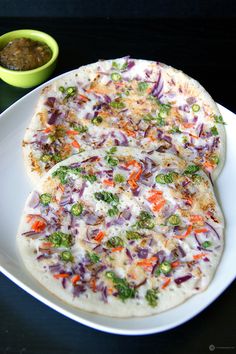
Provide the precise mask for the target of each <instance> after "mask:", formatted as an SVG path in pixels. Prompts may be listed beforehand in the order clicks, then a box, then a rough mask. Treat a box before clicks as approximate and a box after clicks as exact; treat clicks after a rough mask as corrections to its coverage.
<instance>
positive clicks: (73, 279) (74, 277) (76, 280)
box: [71, 274, 80, 285]
mask: <svg viewBox="0 0 236 354" xmlns="http://www.w3.org/2000/svg"><path fill="white" fill-rule="evenodd" d="M79 280H80V276H79V274H77V275H74V276H73V278H72V279H71V282H72V284H73V285H76V283H77V282H78V281H79Z"/></svg>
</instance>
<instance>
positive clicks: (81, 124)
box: [23, 57, 225, 183]
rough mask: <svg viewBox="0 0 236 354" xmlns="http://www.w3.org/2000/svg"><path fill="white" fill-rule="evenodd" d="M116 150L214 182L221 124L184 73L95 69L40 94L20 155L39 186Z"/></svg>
mask: <svg viewBox="0 0 236 354" xmlns="http://www.w3.org/2000/svg"><path fill="white" fill-rule="evenodd" d="M114 145H115V146H119V145H121V146H131V147H141V148H143V149H145V150H146V151H153V150H156V151H158V152H165V151H166V152H170V153H173V154H175V155H177V156H180V157H182V158H184V159H186V160H188V161H192V162H194V163H195V164H198V165H200V166H201V167H202V168H203V169H204V170H205V171H206V172H207V173H208V174H209V176H210V178H212V179H213V180H214V179H216V177H217V176H218V174H219V173H220V171H221V169H222V167H223V164H224V155H225V132H224V125H223V118H222V117H221V115H220V112H219V110H218V108H217V106H216V104H215V102H214V101H213V100H212V98H211V97H210V96H209V94H208V93H207V92H206V91H205V89H204V88H203V87H202V86H201V85H200V84H199V83H198V82H197V81H195V80H193V79H192V78H190V77H189V76H187V75H185V74H184V73H183V72H182V71H179V70H176V69H174V68H172V67H170V66H167V65H165V64H162V63H158V62H154V61H147V60H136V59H129V58H128V57H125V58H120V59H117V60H105V61H98V62H97V63H94V64H90V65H87V66H83V67H81V68H79V69H78V70H75V71H73V72H71V73H68V74H66V75H65V76H63V77H62V78H60V79H58V80H56V81H54V82H53V83H51V84H50V85H48V86H47V87H45V88H44V89H43V90H42V92H41V95H40V98H39V101H38V104H37V107H36V111H35V114H34V116H33V118H32V120H31V122H30V124H29V127H28V129H27V131H26V134H25V137H24V140H23V152H24V159H25V164H26V168H27V171H28V173H29V175H30V177H31V179H32V180H33V182H34V183H36V182H37V181H38V180H39V178H40V176H43V175H44V174H45V172H47V171H48V170H49V169H50V168H51V167H52V166H54V165H55V164H56V163H58V162H59V161H61V160H63V159H65V158H68V157H70V156H71V155H73V154H75V153H79V152H81V151H83V150H87V149H88V148H92V149H97V148H100V147H109V146H114Z"/></svg>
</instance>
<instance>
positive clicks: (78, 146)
mask: <svg viewBox="0 0 236 354" xmlns="http://www.w3.org/2000/svg"><path fill="white" fill-rule="evenodd" d="M71 145H72V146H73V147H74V148H76V149H79V148H80V144H79V143H78V141H76V140H74V141H73V142H72V143H71Z"/></svg>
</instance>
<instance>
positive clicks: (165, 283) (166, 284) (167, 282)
mask: <svg viewBox="0 0 236 354" xmlns="http://www.w3.org/2000/svg"><path fill="white" fill-rule="evenodd" d="M170 281H171V279H170V278H167V279H166V281H165V282H164V284H163V285H162V287H161V288H162V289H165V288H166V287H167V286H168V285H169V284H170Z"/></svg>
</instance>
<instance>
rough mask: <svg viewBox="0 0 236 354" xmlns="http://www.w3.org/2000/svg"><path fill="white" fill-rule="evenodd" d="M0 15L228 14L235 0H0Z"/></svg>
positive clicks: (121, 15) (162, 15)
mask: <svg viewBox="0 0 236 354" xmlns="http://www.w3.org/2000/svg"><path fill="white" fill-rule="evenodd" d="M0 9H1V10H0V16H4V17H5V16H18V17H20V16H24V17H34V16H36V17H39V16H47V17H51V16H53V17H55V16H61V15H62V14H63V17H80V18H83V17H91V16H93V17H108V16H109V17H112V18H120V17H126V18H127V17H142V16H143V17H144V16H145V17H149V18H150V17H152V18H153V17H155V18H157V17H158V18H160V17H180V18H183V17H199V16H207V17H216V16H220V17H222V16H225V17H230V16H233V15H235V13H236V6H235V0H188V1H186V0H178V1H176V0H109V1H107V0H66V1H65V0H41V1H39V2H37V6H35V1H32V0H20V1H16V0H0Z"/></svg>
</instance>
